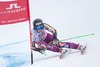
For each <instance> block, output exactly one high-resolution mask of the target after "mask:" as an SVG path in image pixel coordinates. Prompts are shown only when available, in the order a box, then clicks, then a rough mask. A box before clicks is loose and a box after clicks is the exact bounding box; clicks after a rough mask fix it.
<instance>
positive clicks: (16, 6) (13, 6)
mask: <svg viewBox="0 0 100 67" xmlns="http://www.w3.org/2000/svg"><path fill="white" fill-rule="evenodd" d="M13 8H21V6H18V5H17V3H15V4H10V7H9V8H6V9H7V10H10V9H13Z"/></svg>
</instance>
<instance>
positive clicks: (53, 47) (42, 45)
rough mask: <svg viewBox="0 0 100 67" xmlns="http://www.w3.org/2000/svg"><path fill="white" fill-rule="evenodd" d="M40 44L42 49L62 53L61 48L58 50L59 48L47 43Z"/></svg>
mask: <svg viewBox="0 0 100 67" xmlns="http://www.w3.org/2000/svg"><path fill="white" fill-rule="evenodd" d="M40 44H41V45H40V46H41V47H42V48H43V47H44V49H47V50H50V51H53V52H60V51H61V48H58V47H57V46H55V45H52V44H49V43H46V42H44V41H43V42H41V43H40Z"/></svg>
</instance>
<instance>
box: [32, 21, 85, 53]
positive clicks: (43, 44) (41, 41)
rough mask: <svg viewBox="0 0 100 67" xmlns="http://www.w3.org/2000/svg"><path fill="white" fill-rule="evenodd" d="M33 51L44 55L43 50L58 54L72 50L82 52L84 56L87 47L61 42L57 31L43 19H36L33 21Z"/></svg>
mask: <svg viewBox="0 0 100 67" xmlns="http://www.w3.org/2000/svg"><path fill="white" fill-rule="evenodd" d="M32 32H33V35H34V36H33V42H32V46H33V48H32V49H33V50H35V51H38V52H40V53H42V51H43V50H50V51H53V52H58V53H61V54H63V53H65V52H67V50H65V49H62V48H71V49H77V50H80V51H81V54H83V51H84V49H85V48H86V46H82V45H80V44H76V43H71V42H59V40H58V38H57V32H56V30H55V29H54V28H53V27H51V26H50V25H48V24H46V23H44V22H43V21H42V19H35V20H34V21H33V30H32ZM36 44H37V45H36Z"/></svg>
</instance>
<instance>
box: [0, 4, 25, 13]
mask: <svg viewBox="0 0 100 67" xmlns="http://www.w3.org/2000/svg"><path fill="white" fill-rule="evenodd" d="M25 10H26V7H21V6H20V5H18V4H17V3H14V4H9V6H8V7H7V8H5V10H1V11H0V14H11V13H17V12H21V11H25Z"/></svg>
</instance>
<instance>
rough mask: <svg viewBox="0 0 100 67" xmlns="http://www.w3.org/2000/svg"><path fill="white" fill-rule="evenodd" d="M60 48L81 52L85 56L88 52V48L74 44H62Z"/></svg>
mask: <svg viewBox="0 0 100 67" xmlns="http://www.w3.org/2000/svg"><path fill="white" fill-rule="evenodd" d="M59 47H64V48H72V49H77V50H80V51H81V54H84V52H85V50H86V46H83V45H81V44H76V43H72V42H60V43H59Z"/></svg>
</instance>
